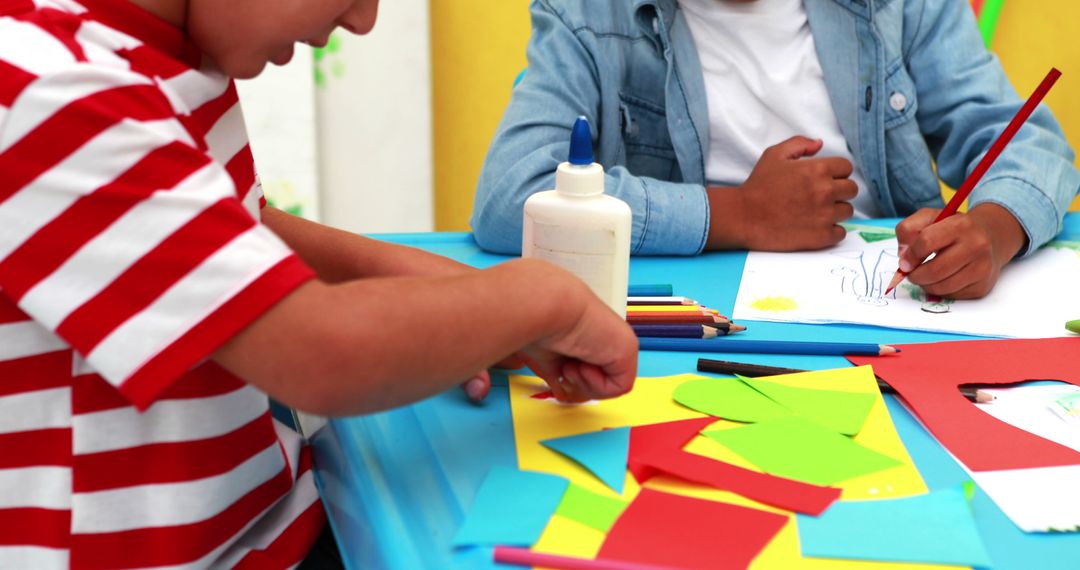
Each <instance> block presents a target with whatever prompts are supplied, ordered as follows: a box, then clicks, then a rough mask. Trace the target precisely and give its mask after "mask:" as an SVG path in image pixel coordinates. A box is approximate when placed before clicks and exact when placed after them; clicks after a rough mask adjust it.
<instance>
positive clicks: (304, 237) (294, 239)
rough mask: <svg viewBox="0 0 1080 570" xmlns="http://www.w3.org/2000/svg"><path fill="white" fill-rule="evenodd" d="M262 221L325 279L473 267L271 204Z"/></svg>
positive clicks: (338, 280) (440, 272) (432, 272)
mask: <svg viewBox="0 0 1080 570" xmlns="http://www.w3.org/2000/svg"><path fill="white" fill-rule="evenodd" d="M262 221H263V223H264V224H265V225H266V226H267V227H269V228H270V229H271V230H273V231H274V233H275V234H277V235H278V237H280V238H281V239H282V240H283V241H284V242H285V243H286V244H288V245H289V247H290V248H292V249H293V251H295V252H296V253H297V254H298V255H299V256H300V257H301V259H303V260H304V261H305V262H306V263H307V264H308V265H310V266H311V268H312V269H314V270H315V272H316V273H317V274H318V275H319V278H320V279H322V280H323V281H325V282H327V283H343V282H346V281H351V280H354V279H361V278H364V277H389V276H406V275H432V276H434V275H447V274H452V273H457V272H466V271H473V269H472V268H470V267H469V266H467V265H464V264H461V263H458V262H456V261H454V260H452V259H448V258H446V257H442V256H439V255H434V254H431V253H428V252H426V251H422V250H419V249H416V248H412V247H405V246H401V245H396V244H391V243H387V242H381V241H378V240H373V239H370V238H366V237H363V236H359V235H356V234H354V233H350V232H346V231H343V230H339V229H336V228H331V227H329V226H324V225H322V224H317V223H315V222H311V221H308V220H305V219H303V218H300V217H298V216H293V215H291V214H288V213H285V212H282V211H281V210H278V209H276V208H272V207H266V208H264V209H263V220H262Z"/></svg>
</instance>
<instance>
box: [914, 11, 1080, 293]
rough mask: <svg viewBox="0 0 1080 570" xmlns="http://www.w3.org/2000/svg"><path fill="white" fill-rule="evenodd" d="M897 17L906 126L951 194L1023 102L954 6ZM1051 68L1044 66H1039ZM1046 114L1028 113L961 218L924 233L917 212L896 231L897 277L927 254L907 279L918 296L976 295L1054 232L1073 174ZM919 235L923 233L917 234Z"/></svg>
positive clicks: (926, 215)
mask: <svg viewBox="0 0 1080 570" xmlns="http://www.w3.org/2000/svg"><path fill="white" fill-rule="evenodd" d="M904 9H905V15H904V19H905V22H906V23H909V24H910V28H909V29H910V32H909V33H907V34H905V36H904V51H905V59H906V69H907V71H908V73H909V74H910V75H911V78H912V79H913V80H914V82H915V88H916V92H917V96H918V105H919V108H918V113H917V115H916V119H917V120H918V121H919V128H920V130H921V131H922V133H923V135H924V136H925V138H926V142H927V145H928V146H929V148H930V151H931V152H932V153H933V155H934V158H935V160H936V161H937V162H936V163H937V172H938V175H939V176H941V178H942V179H943V180H944V181H945V182H946V183H947V184H949V185H950V186H952V187H953V188H958V187H959V186H960V184H961V183H962V181H963V179H964V178H965V177H966V176H967V174H968V172H970V171H971V169H972V168H974V166H975V164H976V163H977V162H978V160H979V159H981V158H982V156H983V154H985V153H986V151H987V150H988V149H989V148H990V145H991V144H992V143H993V141H994V140H995V139H996V138H997V136H998V135H999V134H1000V133H1001V132H1002V131H1003V130H1004V129H1005V126H1006V125H1007V124H1008V122H1009V121H1010V120H1011V119H1012V117H1013V116H1014V115H1015V114H1016V111H1017V110H1018V109H1019V108H1020V107H1021V105H1022V103H1023V101H1022V100H1021V98H1020V97H1019V96H1018V95H1017V94H1016V92H1015V90H1014V89H1013V87H1012V85H1010V84H1009V80H1008V78H1007V77H1006V76H1005V73H1004V71H1003V70H1002V68H1001V65H1000V63H999V62H998V60H997V59H996V58H994V57H993V56H992V55H991V54H990V53H989V52H988V51H987V50H986V48H985V45H984V43H983V40H982V37H981V36H980V35H979V33H978V29H977V27H976V25H975V21H974V17H973V16H972V12H971V10H970V8H969V7H968V6H967V4H966V3H963V2H928V1H923V2H909V3H906V4H905V8H904ZM1052 64H1054V62H1053V61H1048V62H1047V67H1050V65H1052ZM1072 161H1073V152H1072V150H1071V149H1070V148H1069V145H1068V143H1067V142H1066V141H1065V138H1064V135H1063V134H1062V131H1061V128H1060V126H1059V125H1058V124H1057V121H1055V120H1054V117H1053V115H1052V114H1051V113H1050V111H1049V109H1048V108H1047V107H1046V106H1040V107H1038V108H1036V110H1035V111H1034V113H1032V115H1031V116H1030V117H1029V118H1028V120H1027V121H1026V122H1025V123H1024V126H1023V127H1022V128H1021V129H1020V130H1019V131H1018V132H1017V134H1016V136H1015V137H1014V138H1013V139H1012V141H1011V142H1010V143H1009V145H1008V146H1007V147H1006V148H1005V150H1004V151H1003V152H1002V154H1001V156H1000V157H999V158H998V159H997V160H996V161H995V162H994V165H993V166H992V167H991V168H990V169H989V170H988V171H987V173H986V175H985V176H984V177H983V179H982V181H981V182H980V183H979V185H978V186H977V187H976V188H975V189H974V190H973V191H972V193H971V196H970V197H969V204H970V208H969V210H968V213H967V214H957V215H955V216H951V217H950V218H948V219H946V220H942V221H941V222H939V223H937V224H934V225H932V226H929V227H927V224H928V222H929V220H932V219H933V216H934V215H935V213H936V212H918V213H916V214H914V215H912V216H911V217H910V218H908V219H907V220H905V221H904V222H902V223H901V224H900V225H899V226H898V227H897V238H898V239H899V241H900V244H901V249H902V252H901V258H900V264H901V265H900V266H901V269H903V268H905V267H908V268H910V267H914V266H915V265H917V264H918V263H920V262H921V261H922V260H923V259H924V258H925V257H926V256H928V255H929V254H930V253H937V256H936V257H935V258H934V260H933V261H931V262H930V263H927V264H924V265H923V266H922V267H919V268H917V269H915V270H914V271H913V272H912V273H911V274H910V275H909V276H908V279H910V280H911V282H912V283H915V284H918V285H921V286H923V287H924V288H925V289H926V290H927V291H928V292H930V293H933V294H936V295H943V296H949V297H953V298H975V297H982V296H984V295H986V294H987V293H989V292H990V290H991V289H992V288H993V286H994V284H995V283H996V282H997V279H998V275H999V274H1000V271H1001V268H1002V266H1004V265H1005V264H1007V263H1008V262H1009V261H1011V260H1012V259H1013V258H1014V257H1016V256H1017V255H1027V254H1029V253H1031V252H1033V251H1035V250H1036V249H1037V248H1038V247H1040V246H1041V245H1042V244H1044V243H1046V242H1047V241H1048V240H1050V239H1051V238H1052V237H1053V236H1054V235H1055V234H1057V233H1058V232H1059V231H1060V230H1061V223H1062V219H1063V217H1064V215H1065V212H1066V210H1067V209H1068V205H1069V203H1070V202H1071V200H1072V198H1073V196H1074V195H1075V194H1076V191H1077V188H1078V187H1080V173H1078V172H1077V170H1076V168H1075V167H1074V166H1073V165H1072ZM924 228H925V230H924Z"/></svg>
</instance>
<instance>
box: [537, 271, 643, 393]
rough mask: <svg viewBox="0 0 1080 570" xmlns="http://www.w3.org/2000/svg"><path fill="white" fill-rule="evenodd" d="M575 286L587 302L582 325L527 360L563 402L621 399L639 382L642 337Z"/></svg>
mask: <svg viewBox="0 0 1080 570" xmlns="http://www.w3.org/2000/svg"><path fill="white" fill-rule="evenodd" d="M574 285H576V286H575V287H574V293H573V295H574V296H581V297H583V298H584V303H583V305H584V310H583V311H581V312H580V313H579V317H578V319H577V322H576V323H574V324H573V325H572V326H571V327H569V328H568V329H566V330H563V331H560V332H558V333H556V334H554V335H551V336H548V337H547V338H544V339H541V340H539V341H537V342H536V343H534V344H533V345H531V346H529V347H527V348H526V349H525V350H524V351H523V355H524V357H525V359H526V362H527V364H528V365H529V367H530V368H532V370H533V372H536V373H537V374H538V375H539V376H540V377H541V378H543V379H544V380H546V381H547V383H548V385H549V386H551V393H552V394H553V395H554V396H555V397H556V398H557V399H558V400H560V401H564V402H583V401H586V400H594V399H604V398H614V397H616V396H621V395H623V394H625V393H627V392H629V391H630V389H631V388H633V386H634V379H635V378H636V377H637V356H638V341H637V336H636V335H634V331H633V329H631V328H630V326H629V325H627V324H626V321H624V320H623V319H620V318H619V316H618V315H617V314H615V313H614V312H613V311H612V310H611V309H610V308H608V306H607V305H605V304H604V303H603V302H602V301H600V299H598V298H597V297H596V296H595V295H593V294H592V292H591V291H589V289H588V288H587V287H585V285H584V284H582V283H581V282H580V281H576V280H575V283H574ZM567 302H568V303H570V302H572V301H570V300H569V299H568V300H567Z"/></svg>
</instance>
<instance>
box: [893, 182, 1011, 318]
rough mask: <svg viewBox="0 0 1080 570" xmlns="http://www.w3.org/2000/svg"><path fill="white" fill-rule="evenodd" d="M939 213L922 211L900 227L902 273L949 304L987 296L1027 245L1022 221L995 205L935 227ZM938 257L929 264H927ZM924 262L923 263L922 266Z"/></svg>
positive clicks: (972, 211) (900, 224) (983, 206)
mask: <svg viewBox="0 0 1080 570" xmlns="http://www.w3.org/2000/svg"><path fill="white" fill-rule="evenodd" d="M939 211H940V210H937V209H930V208H924V209H922V210H919V211H918V212H915V213H914V214H912V215H911V216H909V217H907V218H906V219H904V220H903V221H901V222H900V223H899V224H897V226H896V239H897V241H898V242H899V244H900V247H899V252H898V253H899V255H900V269H901V270H903V271H905V272H908V276H907V278H908V280H909V281H911V282H912V283H914V284H916V285H918V286H920V287H922V288H923V290H924V291H926V292H927V293H929V294H931V295H938V296H941V297H949V298H951V299H978V298H980V297H984V296H986V294H988V293H989V292H990V290H991V289H993V288H994V284H996V283H997V280H998V277H999V276H1000V275H1001V268H1002V267H1004V266H1005V264H1006V263H1008V262H1009V261H1010V260H1012V258H1013V257H1014V256H1016V254H1017V252H1019V251H1020V249H1021V248H1023V247H1024V246H1025V245H1026V243H1027V235H1026V234H1025V233H1024V229H1023V228H1022V227H1021V226H1020V222H1018V221H1017V220H1016V218H1014V217H1013V216H1012V214H1010V213H1009V211H1008V210H1006V209H1005V208H1002V207H1001V206H998V205H997V204H991V203H983V204H979V205H978V206H976V207H975V208H973V209H972V210H971V211H970V212H968V213H967V214H955V215H953V216H950V217H948V218H945V219H944V220H941V221H940V222H938V223H936V224H935V223H933V221H934V218H935V217H936V216H937V214H938V212H939ZM930 254H935V255H934V258H933V259H931V260H930V261H927V262H926V263H922V261H923V260H924V259H926V258H927V257H929V256H930ZM920 263H922V264H921V265H920Z"/></svg>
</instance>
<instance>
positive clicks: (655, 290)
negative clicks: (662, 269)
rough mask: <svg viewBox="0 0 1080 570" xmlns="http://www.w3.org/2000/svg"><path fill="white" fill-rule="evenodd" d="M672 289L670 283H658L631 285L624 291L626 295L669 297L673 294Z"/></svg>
mask: <svg viewBox="0 0 1080 570" xmlns="http://www.w3.org/2000/svg"><path fill="white" fill-rule="evenodd" d="M674 294H675V293H674V289H672V288H671V285H670V284H659V285H631V286H630V287H629V290H628V291H627V293H626V296H627V297H670V296H672V295H674Z"/></svg>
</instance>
